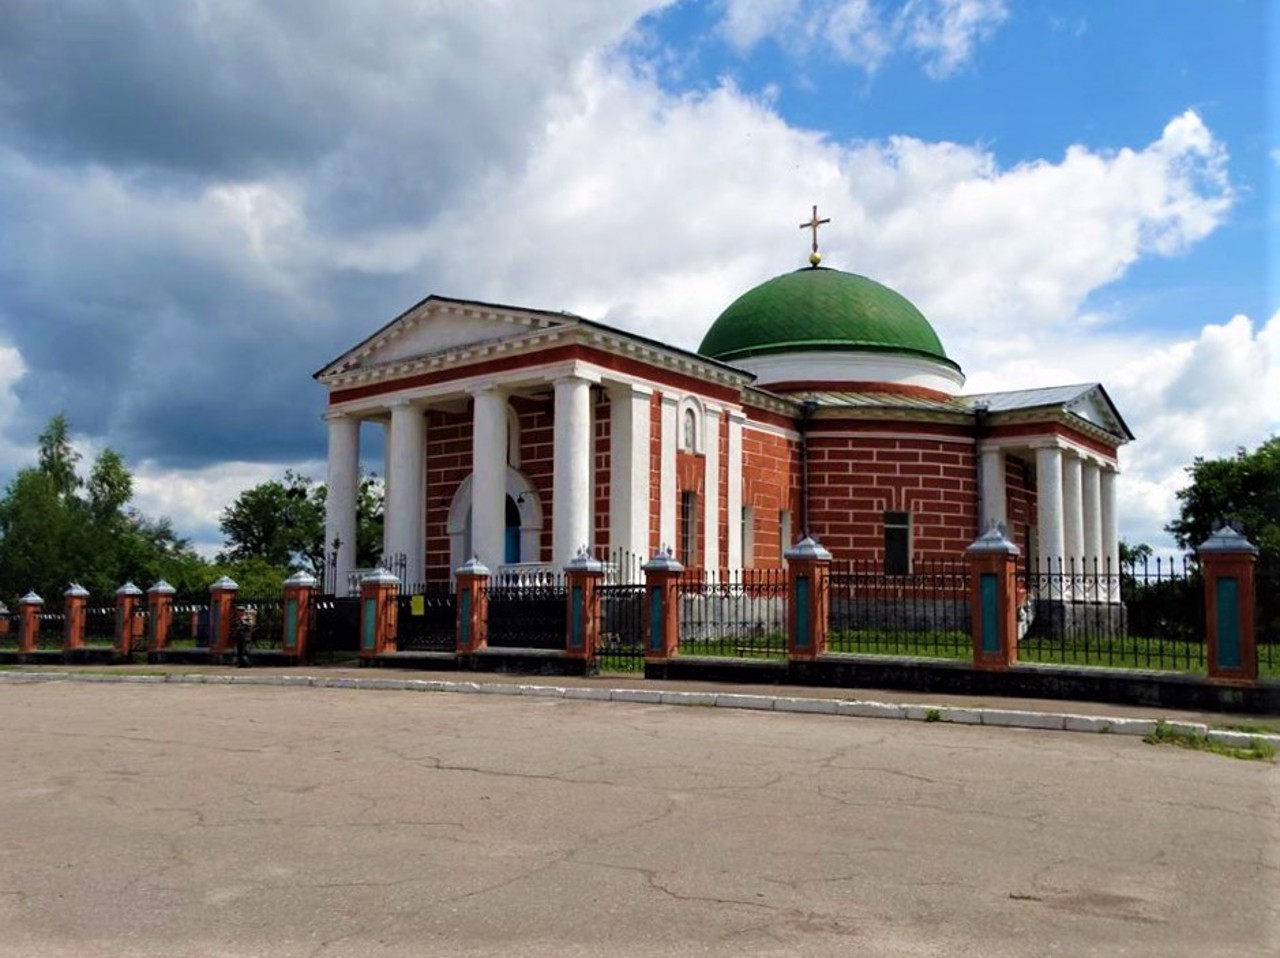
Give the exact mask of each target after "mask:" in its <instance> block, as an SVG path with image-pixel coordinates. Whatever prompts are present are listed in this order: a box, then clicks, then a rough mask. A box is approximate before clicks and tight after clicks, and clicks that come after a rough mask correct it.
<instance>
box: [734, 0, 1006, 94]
mask: <svg viewBox="0 0 1280 958" xmlns="http://www.w3.org/2000/svg"><path fill="white" fill-rule="evenodd" d="M724 7H725V12H724V17H723V19H722V20H721V23H720V30H721V33H722V35H723V36H724V37H725V39H726V40H727V41H728V42H729V44H730V45H731V46H733V47H734V48H735V49H736V50H738V51H739V52H740V53H747V52H749V51H750V50H751V49H752V48H754V47H755V46H757V45H758V44H760V43H762V42H764V41H765V40H768V39H773V40H776V41H777V42H778V43H779V44H780V45H781V46H782V47H783V48H784V49H788V50H790V51H791V52H792V53H793V54H795V55H797V56H798V57H807V56H809V55H810V54H811V53H812V52H814V51H824V52H827V53H829V54H831V55H833V56H834V57H836V59H838V60H840V61H842V62H844V63H850V64H854V65H856V66H858V67H861V68H862V69H864V70H865V71H866V72H868V73H874V72H875V71H876V70H878V69H879V68H880V66H881V65H882V64H883V63H884V62H885V60H887V59H888V58H889V57H890V56H891V55H892V54H893V52H894V50H895V49H899V48H900V49H902V50H904V51H906V52H908V53H911V54H914V55H915V56H916V57H917V58H918V59H919V60H920V61H921V64H922V67H923V69H924V71H925V73H926V74H928V75H929V76H930V77H933V78H934V79H943V78H945V77H948V76H950V75H951V74H952V73H954V72H955V71H956V70H958V69H959V68H961V67H962V66H964V65H965V64H966V63H968V62H969V60H970V59H971V58H972V57H973V53H974V49H975V47H976V46H977V45H978V44H979V43H981V42H982V41H985V40H987V39H989V38H990V37H991V36H992V35H993V34H994V33H995V31H996V29H997V28H998V27H999V26H1000V25H1001V24H1002V23H1003V22H1004V21H1005V20H1006V19H1007V18H1008V15H1009V11H1008V7H1007V6H1006V4H1005V0H908V2H907V3H905V4H903V5H901V6H899V5H898V4H896V3H887V2H875V0H726V2H725V5H724Z"/></svg>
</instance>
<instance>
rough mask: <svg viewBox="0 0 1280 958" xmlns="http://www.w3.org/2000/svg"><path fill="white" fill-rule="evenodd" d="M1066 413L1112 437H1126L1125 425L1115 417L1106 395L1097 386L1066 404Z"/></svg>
mask: <svg viewBox="0 0 1280 958" xmlns="http://www.w3.org/2000/svg"><path fill="white" fill-rule="evenodd" d="M1067 411H1068V412H1069V413H1071V414H1072V415H1073V416H1079V417H1080V418H1081V419H1083V420H1084V421H1085V422H1087V423H1091V424H1092V425H1094V426H1097V427H1098V428H1099V429H1104V430H1106V431H1107V432H1109V433H1111V434H1113V435H1116V436H1127V435H1128V432H1129V431H1128V429H1127V428H1126V427H1125V424H1124V423H1123V422H1121V420H1120V418H1119V417H1118V416H1117V415H1116V413H1115V410H1114V409H1113V408H1112V406H1111V403H1110V401H1108V399H1107V397H1106V394H1105V393H1104V392H1103V391H1102V390H1101V389H1100V388H1099V387H1097V386H1094V387H1093V388H1092V389H1090V390H1088V391H1087V392H1084V393H1081V394H1080V395H1079V396H1077V397H1076V398H1075V399H1073V400H1071V401H1070V402H1069V403H1067Z"/></svg>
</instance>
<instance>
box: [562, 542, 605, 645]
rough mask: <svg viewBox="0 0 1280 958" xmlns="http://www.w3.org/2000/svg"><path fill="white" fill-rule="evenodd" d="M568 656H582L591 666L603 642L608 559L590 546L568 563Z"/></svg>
mask: <svg viewBox="0 0 1280 958" xmlns="http://www.w3.org/2000/svg"><path fill="white" fill-rule="evenodd" d="M564 578H565V590H564V591H565V602H566V603H567V604H568V605H567V608H566V610H565V611H566V613H567V615H566V617H565V637H564V650H565V656H566V657H567V658H570V659H579V660H581V661H583V662H585V663H586V664H587V667H588V668H590V667H591V665H592V663H594V662H595V660H596V647H597V646H598V645H599V643H600V583H601V582H602V581H603V580H604V563H603V562H601V561H600V560H598V559H593V558H592V557H591V556H589V555H588V554H587V550H586V549H581V550H579V552H578V554H577V555H576V556H574V557H573V558H572V559H570V560H569V564H568V565H566V566H565V567H564Z"/></svg>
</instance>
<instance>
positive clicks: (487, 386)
mask: <svg viewBox="0 0 1280 958" xmlns="http://www.w3.org/2000/svg"><path fill="white" fill-rule="evenodd" d="M467 392H468V393H469V394H470V395H471V397H472V398H473V399H478V398H479V397H481V396H499V397H501V398H502V399H506V398H507V391H506V390H505V389H503V388H502V387H501V386H498V385H496V384H495V383H481V384H480V385H478V386H472V387H470V388H469V389H468V390H467Z"/></svg>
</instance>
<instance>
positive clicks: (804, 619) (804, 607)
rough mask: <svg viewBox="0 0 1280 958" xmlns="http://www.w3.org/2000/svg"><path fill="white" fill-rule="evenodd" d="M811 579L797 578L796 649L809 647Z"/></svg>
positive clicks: (805, 577) (806, 577)
mask: <svg viewBox="0 0 1280 958" xmlns="http://www.w3.org/2000/svg"><path fill="white" fill-rule="evenodd" d="M809 635H810V629H809V577H808V576H798V577H797V578H796V648H798V649H807V648H808V647H809Z"/></svg>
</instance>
